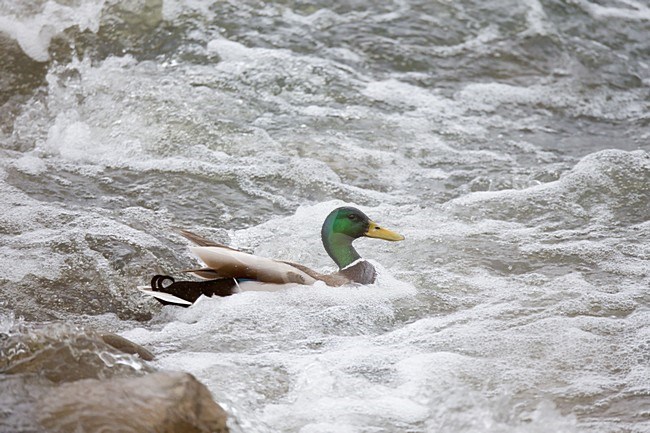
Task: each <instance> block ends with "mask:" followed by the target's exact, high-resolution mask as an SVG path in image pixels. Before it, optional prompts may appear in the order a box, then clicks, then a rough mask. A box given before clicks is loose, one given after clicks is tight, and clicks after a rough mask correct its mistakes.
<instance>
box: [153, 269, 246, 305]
mask: <svg viewBox="0 0 650 433" xmlns="http://www.w3.org/2000/svg"><path fill="white" fill-rule="evenodd" d="M151 290H153V291H154V292H163V293H169V294H170V295H174V296H176V297H177V298H181V299H184V300H186V301H188V302H192V303H194V302H195V301H196V300H197V299H199V297H200V296H201V295H204V296H208V297H211V296H230V295H232V294H233V293H235V292H236V290H237V282H236V281H235V280H234V279H233V278H223V279H218V280H209V281H175V280H174V279H173V278H172V277H170V276H169V275H154V276H153V278H152V279H151ZM156 300H157V301H158V302H160V303H161V304H163V305H179V304H175V303H173V302H167V301H163V300H161V299H158V298H156ZM183 306H184V307H185V306H186V305H183Z"/></svg>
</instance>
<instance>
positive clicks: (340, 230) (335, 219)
mask: <svg viewBox="0 0 650 433" xmlns="http://www.w3.org/2000/svg"><path fill="white" fill-rule="evenodd" d="M362 236H366V237H370V238H378V239H385V240H388V241H401V240H402V239H404V236H402V235H400V234H398V233H395V232H393V231H391V230H388V229H384V228H382V227H379V226H378V225H377V224H376V223H375V222H373V221H372V220H370V218H368V217H367V216H366V214H364V213H363V212H361V211H360V210H359V209H356V208H353V207H340V208H337V209H334V210H333V211H332V212H331V213H330V214H329V215H328V216H327V218H326V219H325V222H324V223H323V228H322V229H321V237H322V239H323V245H324V246H325V250H326V251H327V253H328V254H329V255H330V257H331V258H332V259H333V260H334V261H335V262H336V264H337V265H338V266H339V268H344V267H345V266H348V265H349V264H350V263H352V262H354V261H355V260H358V259H360V258H361V257H360V256H359V254H358V253H357V252H356V250H355V249H354V248H353V247H352V241H354V240H355V239H357V238H360V237H362Z"/></svg>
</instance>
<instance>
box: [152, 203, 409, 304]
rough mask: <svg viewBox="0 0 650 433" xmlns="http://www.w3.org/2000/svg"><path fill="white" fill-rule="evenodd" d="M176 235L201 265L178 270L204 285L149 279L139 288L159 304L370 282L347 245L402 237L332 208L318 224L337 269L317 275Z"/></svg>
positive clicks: (370, 271) (364, 264)
mask: <svg viewBox="0 0 650 433" xmlns="http://www.w3.org/2000/svg"><path fill="white" fill-rule="evenodd" d="M341 227H342V228H341ZM181 234H182V235H183V236H184V237H186V238H187V239H188V240H190V241H192V242H193V243H194V244H195V245H196V246H195V247H192V248H190V249H191V251H192V252H193V253H194V254H195V255H196V256H197V257H199V258H200V259H201V260H202V261H203V262H204V263H205V265H206V266H205V267H202V268H199V269H189V270H186V271H183V272H189V273H193V274H195V275H196V276H198V277H200V278H203V279H205V280H207V281H178V282H176V281H175V280H174V279H173V278H171V277H169V276H163V275H156V276H154V277H153V279H152V280H151V290H149V289H148V288H147V289H141V290H142V291H143V292H145V293H147V294H149V295H152V296H154V297H155V298H156V299H158V300H159V301H160V302H162V303H163V304H176V305H185V306H187V305H191V304H192V303H193V302H194V301H196V300H197V299H198V298H199V297H200V296H201V295H204V296H229V295H232V294H234V293H236V292H238V291H240V290H273V289H274V288H277V287H278V285H283V284H287V283H293V284H303V285H312V284H314V283H316V282H317V281H322V282H324V283H325V284H326V285H328V286H332V287H337V286H343V285H346V284H350V283H358V284H372V283H374V282H375V279H376V276H377V273H376V271H375V268H374V266H372V264H371V263H369V262H368V261H366V260H364V259H362V258H361V257H360V256H359V255H358V253H357V252H356V250H354V248H353V247H352V246H351V243H352V241H353V240H354V239H356V238H358V237H361V236H368V237H377V238H381V239H387V240H401V239H403V236H401V235H398V234H397V233H394V232H391V231H390V230H386V229H382V228H380V227H379V226H377V225H376V224H375V223H373V222H372V221H370V220H369V219H368V218H367V217H366V216H365V215H364V214H363V213H362V212H361V211H359V210H358V209H355V208H345V207H344V208H338V209H335V210H334V211H332V213H330V215H329V216H328V219H327V220H326V221H325V223H324V224H323V230H322V238H323V244H324V246H325V249H326V250H327V252H328V254H329V255H330V256H331V257H332V259H334V261H335V262H336V263H337V265H339V270H338V272H335V273H333V274H322V273H320V272H317V271H314V270H313V269H310V268H309V267H307V266H304V265H301V264H297V263H293V262H288V261H281V260H273V259H269V258H265V257H260V256H256V255H253V254H248V253H246V252H243V251H239V250H236V249H234V248H231V247H228V246H226V245H222V244H220V243H217V242H213V241H211V240H209V239H205V238H203V237H201V236H199V235H197V234H195V233H192V232H190V231H181ZM170 282H171V284H169V283H170Z"/></svg>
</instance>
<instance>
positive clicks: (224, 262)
mask: <svg viewBox="0 0 650 433" xmlns="http://www.w3.org/2000/svg"><path fill="white" fill-rule="evenodd" d="M190 251H192V253H194V254H195V255H196V256H197V257H198V258H200V259H201V260H202V261H203V262H204V263H205V264H206V265H207V267H208V268H210V269H211V270H213V271H214V272H215V273H216V274H218V275H219V276H221V277H222V278H243V279H251V280H256V281H259V282H262V283H273V284H286V283H297V284H306V285H311V284H314V283H315V282H316V280H317V279H316V278H314V277H312V276H311V275H309V274H308V273H306V272H305V271H304V270H302V269H300V268H298V267H296V266H294V265H291V264H288V263H285V262H281V261H278V260H273V259H268V258H266V257H260V256H255V255H252V254H248V253H244V252H242V251H237V250H233V249H232V248H228V247H223V246H198V247H191V248H190Z"/></svg>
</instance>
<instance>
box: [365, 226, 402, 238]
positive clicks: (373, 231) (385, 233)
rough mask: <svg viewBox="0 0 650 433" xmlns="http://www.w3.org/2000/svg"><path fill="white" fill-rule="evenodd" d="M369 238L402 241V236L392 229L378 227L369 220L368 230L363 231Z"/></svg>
mask: <svg viewBox="0 0 650 433" xmlns="http://www.w3.org/2000/svg"><path fill="white" fill-rule="evenodd" d="M365 235H366V236H368V237H369V238H377V239H384V240H387V241H403V240H404V236H402V235H400V234H399V233H396V232H394V231H392V230H388V229H385V228H382V227H379V226H378V225H377V223H376V222H374V221H370V225H369V226H368V231H367V232H366V233H365Z"/></svg>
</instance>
